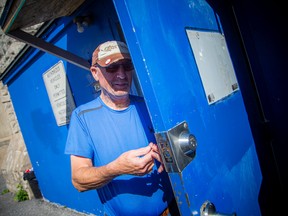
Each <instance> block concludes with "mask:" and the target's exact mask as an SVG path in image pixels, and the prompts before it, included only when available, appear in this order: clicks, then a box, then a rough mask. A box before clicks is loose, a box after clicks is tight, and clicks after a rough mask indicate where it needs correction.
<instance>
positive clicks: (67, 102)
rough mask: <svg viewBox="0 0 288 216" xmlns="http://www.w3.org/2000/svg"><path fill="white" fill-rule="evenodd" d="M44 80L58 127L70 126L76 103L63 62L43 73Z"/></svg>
mask: <svg viewBox="0 0 288 216" xmlns="http://www.w3.org/2000/svg"><path fill="white" fill-rule="evenodd" d="M43 80H44V83H45V87H46V90H47V93H48V97H49V100H50V103H51V106H52V110H53V113H54V116H55V119H56V122H57V125H58V126H62V125H65V124H68V123H69V122H70V117H71V113H72V111H73V110H74V108H75V103H74V99H73V96H72V93H71V89H70V86H69V83H68V80H67V77H66V73H65V68H64V64H63V61H59V62H58V63H57V64H55V65H54V66H52V67H51V68H50V69H48V70H47V71H46V72H45V73H43Z"/></svg>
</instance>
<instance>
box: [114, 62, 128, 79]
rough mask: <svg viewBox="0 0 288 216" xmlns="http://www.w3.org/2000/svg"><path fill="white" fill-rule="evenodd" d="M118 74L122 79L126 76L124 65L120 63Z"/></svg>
mask: <svg viewBox="0 0 288 216" xmlns="http://www.w3.org/2000/svg"><path fill="white" fill-rule="evenodd" d="M116 75H117V77H118V78H120V79H124V78H125V77H126V73H125V69H124V67H123V65H119V68H118V70H117V71H116Z"/></svg>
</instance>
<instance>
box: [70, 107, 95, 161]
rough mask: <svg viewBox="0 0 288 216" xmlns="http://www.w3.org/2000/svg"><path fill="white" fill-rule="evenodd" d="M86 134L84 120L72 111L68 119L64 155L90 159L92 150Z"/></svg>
mask: <svg viewBox="0 0 288 216" xmlns="http://www.w3.org/2000/svg"><path fill="white" fill-rule="evenodd" d="M82 117H83V116H82ZM88 134H89V133H88V131H87V127H86V124H85V120H84V118H81V116H79V115H78V110H77V109H76V110H74V111H73V112H72V115H71V119H70V124H69V130H68V136H67V140H66V147H65V154H70V155H77V156H81V157H86V158H91V159H92V157H93V149H92V147H91V139H90V137H89V136H88Z"/></svg>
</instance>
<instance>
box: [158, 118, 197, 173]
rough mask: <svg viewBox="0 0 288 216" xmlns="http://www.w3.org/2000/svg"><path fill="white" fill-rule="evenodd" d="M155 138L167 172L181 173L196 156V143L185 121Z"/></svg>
mask: <svg viewBox="0 0 288 216" xmlns="http://www.w3.org/2000/svg"><path fill="white" fill-rule="evenodd" d="M155 137H156V140H157V144H158V147H159V150H160V153H161V156H162V160H163V163H164V166H165V169H166V171H167V172H181V171H182V170H183V169H184V168H185V167H186V166H187V165H188V164H189V163H190V162H191V161H192V160H193V158H194V157H195V155H196V147H197V141H196V138H195V136H194V135H192V134H190V132H189V128H188V124H187V122H185V121H183V122H181V123H180V124H178V125H176V126H175V127H173V128H171V129H169V130H168V131H164V132H159V133H155Z"/></svg>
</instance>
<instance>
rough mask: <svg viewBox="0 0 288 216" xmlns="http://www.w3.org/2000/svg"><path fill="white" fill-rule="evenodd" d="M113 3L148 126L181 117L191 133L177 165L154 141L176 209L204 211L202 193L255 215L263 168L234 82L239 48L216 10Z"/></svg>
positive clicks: (166, 128)
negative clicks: (231, 47)
mask: <svg viewBox="0 0 288 216" xmlns="http://www.w3.org/2000/svg"><path fill="white" fill-rule="evenodd" d="M114 4H115V8H116V10H117V13H118V16H119V19H120V22H121V25H122V28H123V32H124V34H125V38H126V42H127V44H128V46H129V49H130V51H131V54H132V58H133V61H134V64H135V68H136V71H137V76H138V79H139V82H140V85H141V89H142V91H143V95H144V97H145V99H146V101H147V106H148V109H149V112H150V117H151V119H152V122H153V125H154V129H155V134H156V135H157V134H158V135H159V134H160V135H161V134H162V135H163V134H164V136H165V134H166V133H167V134H168V133H169V132H170V131H171V129H172V130H174V129H175V127H177V125H179V124H181V125H182V126H181V127H183V124H182V123H183V122H184V123H185V125H186V126H187V125H188V127H189V130H188V131H189V134H191V137H193V138H194V137H195V138H196V141H197V147H196V151H195V152H196V153H195V152H194V155H193V156H192V157H191V158H190V160H189V161H188V163H187V164H186V162H185V164H184V165H183V167H182V168H180V170H177V168H176V169H174V168H173V166H170V165H169V163H170V162H171V161H173V160H174V159H175V158H173V160H172V159H171V161H169V160H166V159H167V157H168V156H169V155H168V156H167V155H165V152H164V150H163V148H162V147H163V146H162V147H161V146H160V145H161V143H158V145H159V147H160V148H161V152H162V156H163V159H164V161H165V164H166V169H167V167H168V169H169V170H168V171H169V176H170V181H171V184H172V187H173V189H174V194H175V197H176V200H177V203H178V207H179V209H180V212H181V215H201V214H202V215H205V211H206V213H207V209H205V208H204V207H205V206H204V205H205V204H207V203H208V202H207V201H209V202H211V203H212V204H213V205H214V206H213V205H212V204H211V205H210V207H211V206H212V207H216V211H217V212H219V213H227V214H228V213H233V212H234V213H236V214H237V215H238V216H239V215H240V216H241V215H245V216H246V215H261V213H260V208H259V205H258V194H259V189H260V185H261V180H262V175H261V171H260V168H259V163H258V159H257V154H256V151H255V145H254V141H253V137H252V134H251V131H250V126H249V122H248V118H247V114H246V110H245V106H244V103H243V98H242V95H241V88H240V87H239V86H238V83H237V73H241V70H242V69H240V68H238V66H237V62H235V60H234V61H233V60H231V59H237V58H239V56H238V54H237V53H236V52H229V51H228V48H227V45H226V43H225V32H224V33H223V31H222V29H221V23H220V21H219V19H218V16H217V14H216V13H215V11H213V9H212V8H211V7H210V6H209V4H207V2H206V1H204V0H189V1H188V0H181V1H172V0H170V1H161V0H157V1H147V0H138V1H133V0H114ZM227 86H229V87H230V89H228V90H227V88H226V87H227ZM192 135H193V136H192ZM167 136H168V135H167ZM167 140H168V139H167ZM167 142H168V141H167ZM169 142H170V141H169ZM169 145H170V144H169ZM173 145H174V144H173V143H172V148H173ZM175 145H176V144H175ZM170 150H171V149H170ZM168 153H170V154H174V153H175V152H174V153H173V149H172V152H171V151H170V152H168ZM166 156H167V157H166ZM174 156H175V155H174ZM180 156H181V155H176V156H175V157H180ZM184 157H185V156H183V158H184ZM178 159H179V158H176V160H178ZM181 160H182V159H181ZM171 167H172V168H171ZM201 207H202V208H201ZM206 207H207V206H206ZM212 207H211V208H212ZM207 208H209V205H208V207H207ZM211 208H210V209H208V210H209V211H210V210H211ZM201 210H202V212H201ZM212 210H213V209H212ZM212 210H211V211H212ZM206 215H207V214H206Z"/></svg>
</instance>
